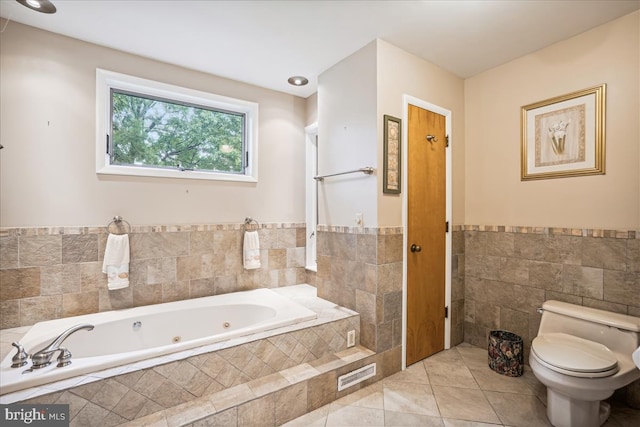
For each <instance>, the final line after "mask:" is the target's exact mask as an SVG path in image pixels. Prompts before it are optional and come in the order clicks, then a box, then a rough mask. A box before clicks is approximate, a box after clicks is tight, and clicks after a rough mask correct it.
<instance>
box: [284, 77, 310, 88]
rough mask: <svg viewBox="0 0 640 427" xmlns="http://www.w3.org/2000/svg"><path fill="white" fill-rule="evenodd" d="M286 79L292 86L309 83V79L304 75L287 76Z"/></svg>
mask: <svg viewBox="0 0 640 427" xmlns="http://www.w3.org/2000/svg"><path fill="white" fill-rule="evenodd" d="M287 81H288V82H289V84H290V85H294V86H304V85H306V84H307V83H309V80H308V79H307V78H306V77H302V76H293V77H289V80H287Z"/></svg>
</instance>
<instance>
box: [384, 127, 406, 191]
mask: <svg viewBox="0 0 640 427" xmlns="http://www.w3.org/2000/svg"><path fill="white" fill-rule="evenodd" d="M401 123H402V122H401V121H400V119H398V118H395V117H392V116H387V115H386V114H385V115H384V174H383V176H382V192H383V193H391V194H400V189H401V181H400V178H401V176H400V175H401V170H400V165H401V160H402V158H401V155H400V153H401V148H400V143H401V141H402V138H401V131H402V124H401Z"/></svg>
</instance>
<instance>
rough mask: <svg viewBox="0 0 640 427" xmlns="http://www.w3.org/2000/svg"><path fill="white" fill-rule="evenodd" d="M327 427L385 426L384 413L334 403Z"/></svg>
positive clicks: (378, 410)
mask: <svg viewBox="0 0 640 427" xmlns="http://www.w3.org/2000/svg"><path fill="white" fill-rule="evenodd" d="M325 426H326V427H345V426H362V427H365V426H384V411H383V410H382V409H371V408H361V407H358V406H345V405H339V404H337V403H335V402H334V403H332V404H331V408H330V409H329V415H328V416H327V423H326V424H325Z"/></svg>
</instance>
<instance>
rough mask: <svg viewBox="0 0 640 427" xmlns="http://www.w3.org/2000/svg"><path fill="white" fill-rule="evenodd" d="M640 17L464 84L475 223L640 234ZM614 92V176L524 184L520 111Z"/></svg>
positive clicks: (610, 163) (610, 106)
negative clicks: (601, 90) (594, 90)
mask: <svg viewBox="0 0 640 427" xmlns="http://www.w3.org/2000/svg"><path fill="white" fill-rule="evenodd" d="M639 26H640V12H635V13H632V14H630V15H627V16H625V17H622V18H620V19H618V20H615V21H612V22H610V23H608V24H605V25H602V26H600V27H598V28H595V29H593V30H591V31H588V32H585V33H583V34H580V35H578V36H576V37H573V38H571V39H568V40H565V41H563V42H560V43H556V44H554V45H552V46H550V47H548V48H545V49H542V50H540V51H538V52H535V53H533V54H530V55H527V56H525V57H522V58H520V59H517V60H515V61H512V62H509V63H507V64H505V65H503V66H500V67H497V68H494V69H492V70H489V71H487V72H485V73H483V74H480V75H478V76H475V77H473V78H470V79H468V80H466V81H465V100H466V117H467V119H466V120H467V121H466V126H467V127H466V132H467V134H466V159H467V160H466V168H465V170H466V197H465V199H466V214H465V221H464V222H465V223H466V224H487V225H491V224H492V225H528V226H531V225H532V226H554V227H575V228H607V229H638V228H640V176H639V170H640V151H639V146H640V144H639V139H640V125H639V121H640V105H639V103H640V89H639V84H640V77H639V76H640V73H639V71H640V37H639ZM602 83H606V84H607V102H606V109H607V112H606V175H596V176H585V177H575V178H562V179H548V180H538V181H527V182H522V181H520V107H521V106H523V105H527V104H530V103H533V102H536V101H541V100H544V99H548V98H552V97H555V96H559V95H563V94H566V93H570V92H573V91H576V90H580V89H585V88H588V87H592V86H595V85H599V84H602Z"/></svg>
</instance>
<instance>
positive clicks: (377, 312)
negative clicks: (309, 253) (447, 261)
mask: <svg viewBox="0 0 640 427" xmlns="http://www.w3.org/2000/svg"><path fill="white" fill-rule="evenodd" d="M317 244H318V246H317V248H318V249H317V250H318V272H317V275H316V288H317V289H318V297H320V298H324V299H327V300H329V301H332V302H335V303H336V304H338V305H341V306H343V307H347V308H349V309H352V310H355V311H356V312H358V313H359V314H360V321H361V324H360V334H361V335H360V343H361V344H362V345H364V346H365V347H367V348H369V349H371V350H373V351H375V352H378V353H380V352H384V351H387V350H389V349H392V348H395V347H398V346H400V345H401V344H402V256H403V254H402V248H403V237H402V229H401V228H398V227H389V228H378V229H372V228H354V227H327V226H320V227H318V242H317Z"/></svg>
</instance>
